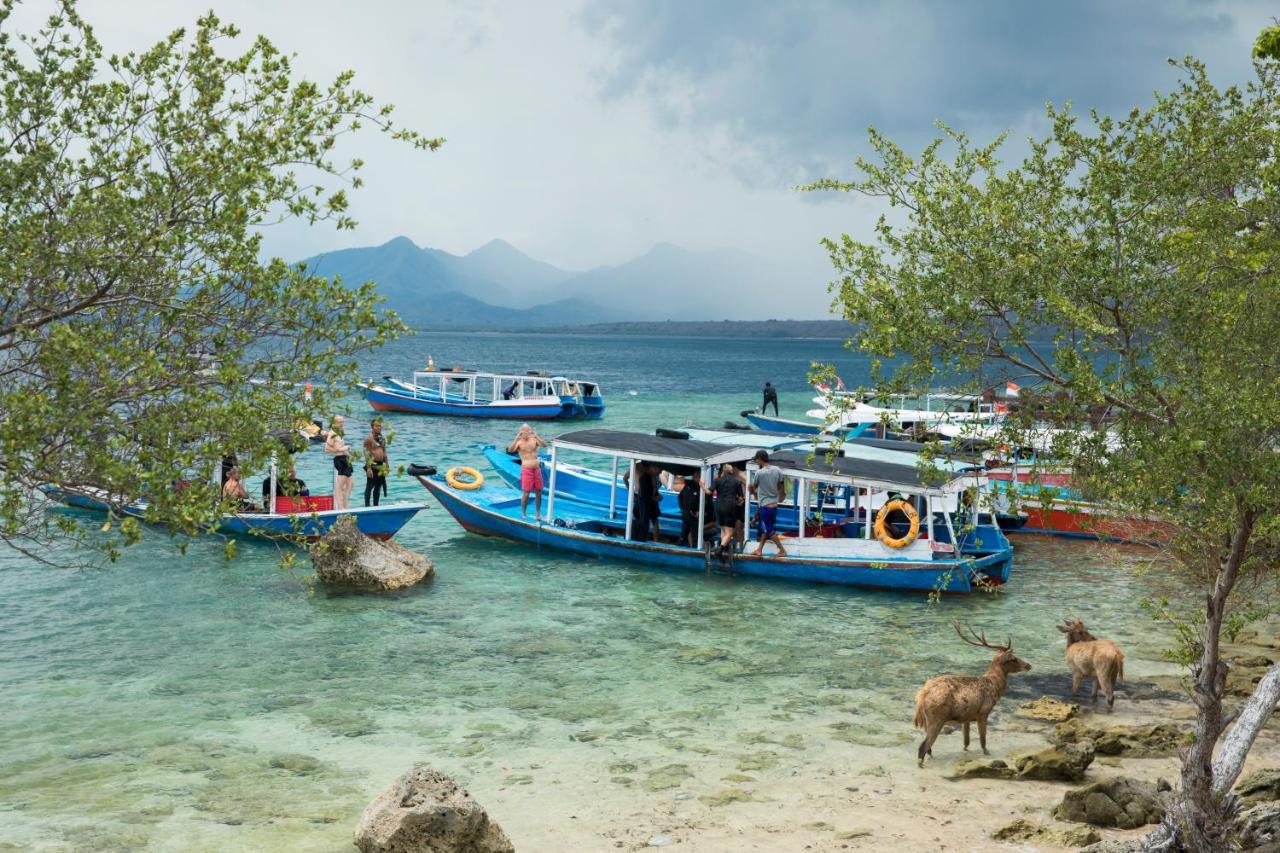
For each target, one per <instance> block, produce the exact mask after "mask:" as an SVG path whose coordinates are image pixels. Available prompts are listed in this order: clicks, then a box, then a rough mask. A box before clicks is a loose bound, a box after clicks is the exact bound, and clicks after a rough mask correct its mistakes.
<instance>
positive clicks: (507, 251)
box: [466, 237, 532, 260]
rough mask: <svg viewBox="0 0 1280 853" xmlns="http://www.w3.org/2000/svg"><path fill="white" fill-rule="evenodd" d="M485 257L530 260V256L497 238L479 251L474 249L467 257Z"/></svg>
mask: <svg viewBox="0 0 1280 853" xmlns="http://www.w3.org/2000/svg"><path fill="white" fill-rule="evenodd" d="M483 255H489V256H497V257H501V256H508V257H513V256H516V257H521V258H529V256H528V255H526V254H525V253H524V252H522V251H520V250H519V249H517V248H516V247H515V246H513V245H511V244H510V243H508V242H507V241H506V240H503V239H502V238H501V237H496V238H494V239H493V240H490V241H489V242H488V243H485V244H484V245H483V246H481V247H480V248H478V249H472V250H471V251H470V252H468V253H467V255H466V256H467V257H468V258H474V257H476V256H483ZM530 260H532V259H530Z"/></svg>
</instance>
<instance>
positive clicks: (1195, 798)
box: [1146, 511, 1265, 853]
mask: <svg viewBox="0 0 1280 853" xmlns="http://www.w3.org/2000/svg"><path fill="white" fill-rule="evenodd" d="M1253 522H1254V519H1253V515H1252V513H1251V512H1248V511H1246V512H1243V513H1242V514H1241V519H1240V524H1239V525H1238V526H1237V527H1236V530H1235V531H1234V533H1233V535H1232V537H1231V544H1230V547H1229V548H1228V550H1227V553H1226V555H1225V556H1224V558H1223V560H1222V563H1221V565H1220V566H1219V570H1218V577H1217V581H1216V583H1214V587H1213V592H1212V593H1210V594H1209V595H1208V596H1207V597H1206V599H1205V611H1204V615H1205V620H1204V634H1203V635H1202V637H1201V648H1200V660H1199V661H1198V662H1196V663H1195V664H1194V665H1193V666H1192V676H1193V682H1192V693H1191V700H1192V701H1193V702H1195V704H1196V712H1197V713H1196V725H1195V741H1194V742H1193V743H1192V744H1191V746H1190V747H1189V748H1188V749H1187V751H1186V752H1185V753H1183V756H1182V788H1181V790H1180V791H1179V792H1178V797H1177V799H1176V800H1175V801H1174V802H1172V803H1171V804H1170V806H1169V810H1168V812H1167V813H1166V814H1165V818H1164V821H1163V822H1162V823H1161V824H1160V826H1159V828H1157V829H1156V830H1155V832H1152V833H1151V834H1150V835H1149V836H1147V839H1146V846H1147V849H1148V850H1162V851H1174V850H1179V851H1181V850H1185V851H1190V853H1221V851H1224V850H1234V849H1237V846H1236V844H1235V842H1234V838H1235V836H1236V818H1237V817H1238V816H1239V814H1240V803H1239V800H1237V799H1236V798H1234V797H1229V796H1223V794H1222V793H1221V792H1220V791H1219V788H1218V786H1216V785H1215V784H1214V769H1215V768H1214V764H1213V750H1214V747H1215V746H1217V744H1218V739H1219V738H1220V737H1222V732H1223V730H1224V729H1225V728H1226V723H1225V721H1224V720H1223V718H1222V696H1223V694H1224V693H1225V692H1226V682H1227V667H1226V665H1225V664H1224V663H1223V662H1222V654H1221V652H1222V622H1223V620H1224V618H1225V617H1226V611H1227V600H1228V599H1229V598H1230V597H1231V591H1232V590H1233V589H1234V588H1235V585H1236V579H1237V578H1238V577H1239V574H1240V566H1241V564H1242V563H1243V562H1244V554H1245V549H1246V547H1247V546H1248V544H1249V539H1250V537H1251V535H1252V534H1253ZM1264 719H1265V718H1264ZM1241 737H1242V738H1243V737H1245V733H1243V732H1242V734H1241ZM1252 742H1253V738H1252V737H1249V738H1248V743H1249V744H1252ZM1244 752H1245V753H1247V752H1248V748H1247V746H1246V747H1245V749H1244ZM1241 761H1242V762H1243V757H1242V758H1241ZM1236 772H1237V773H1238V772H1239V767H1237V768H1236ZM1234 781H1235V779H1234V777H1233V778H1232V779H1231V780H1230V781H1229V782H1227V786H1226V787H1227V788H1229V787H1230V785H1231V782H1234Z"/></svg>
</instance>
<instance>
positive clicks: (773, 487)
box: [751, 450, 787, 557]
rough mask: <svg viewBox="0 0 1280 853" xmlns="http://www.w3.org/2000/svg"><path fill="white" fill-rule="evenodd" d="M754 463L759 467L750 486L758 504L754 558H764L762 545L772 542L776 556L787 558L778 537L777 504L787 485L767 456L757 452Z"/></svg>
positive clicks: (762, 452) (784, 493)
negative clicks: (776, 551)
mask: <svg viewBox="0 0 1280 853" xmlns="http://www.w3.org/2000/svg"><path fill="white" fill-rule="evenodd" d="M755 463H756V465H758V466H760V470H759V471H757V472H756V476H755V481H754V482H752V484H751V494H752V496H754V497H755V499H756V503H757V504H759V506H760V510H759V544H757V545H756V556H757V557H762V556H764V543H766V542H770V541H771V542H773V544H774V545H777V546H778V554H777V555H778V556H779V557H785V556H787V549H786V548H783V547H782V539H781V538H779V536H778V531H777V526H778V503H779V502H781V501H782V500H783V499H784V498H786V496H787V483H786V481H785V480H783V479H782V471H780V470H779V469H777V468H775V467H774V466H772V465H770V464H769V454H768V453H766V452H765V451H763V450H757V451H756V455H755Z"/></svg>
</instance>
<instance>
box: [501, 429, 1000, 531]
mask: <svg viewBox="0 0 1280 853" xmlns="http://www.w3.org/2000/svg"><path fill="white" fill-rule="evenodd" d="M656 434H657V435H659V436H662V437H667V438H681V439H691V440H694V441H702V442H708V443H711V444H719V445H723V446H729V447H745V448H750V449H752V450H753V451H754V450H765V451H767V452H769V453H771V454H774V453H777V452H779V451H790V452H791V453H792V454H795V455H799V456H810V455H813V456H817V457H819V458H822V457H824V456H825V455H826V454H836V455H837V456H840V457H844V458H845V459H849V460H855V459H856V460H860V461H862V462H864V463H887V464H891V465H895V466H901V467H904V468H912V469H915V470H916V471H917V472H919V466H920V455H919V453H920V450H922V449H923V447H924V446H923V445H912V447H913V448H915V449H912V450H908V449H906V448H904V447H903V446H902V445H904V444H906V443H905V442H895V441H880V440H877V439H856V440H851V441H847V442H843V443H841V444H840V445H839V447H838V448H836V447H833V446H830V445H826V446H824V445H822V444H820V443H815V442H814V441H813V439H812V438H810V437H808V436H786V435H781V434H774V433H764V432H742V431H730V430H715V429H701V428H698V427H686V428H684V429H681V430H671V429H659V430H657V433H656ZM480 450H481V452H482V453H483V454H484V457H485V460H486V461H487V462H488V463H489V465H490V467H491V468H493V470H494V471H496V472H497V474H498V476H499V477H501V478H502V480H503V481H504V482H506V483H507V484H508V485H510V486H511V487H512V488H519V487H520V462H519V460H518V459H516V458H515V457H513V456H512V455H510V454H508V453H506V452H504V451H502V450H500V449H498V448H496V447H494V446H493V445H482V446H481V448H480ZM850 464H852V463H850ZM930 465H931V466H932V467H933V468H934V469H936V470H937V471H938V472H939V473H940V474H941V476H942V477H943V478H945V480H946V482H947V483H948V484H952V485H949V486H948V487H946V488H947V491H948V493H949V499H948V501H947V502H946V505H945V506H944V505H943V502H942V501H938V502H935V511H936V512H944V511H945V512H951V513H952V514H953V519H954V521H955V523H956V525H957V526H958V527H959V528H960V539H961V551H962V553H965V554H970V553H972V554H976V555H979V556H982V555H986V554H990V553H995V552H998V551H1003V552H1007V551H1010V550H1011V546H1010V545H1009V541H1008V539H1007V538H1006V537H1005V535H1004V532H1003V531H1004V530H1005V529H1015V528H1016V527H1017V526H1018V525H1019V524H1022V523H1025V522H1026V516H1025V515H1022V516H1020V517H1019V516H1012V517H1010V518H1006V515H1005V514H1002V510H1001V507H1002V506H1003V502H1002V501H1003V497H1004V496H1003V495H1002V494H996V493H995V492H994V491H993V490H992V487H991V483H990V482H989V481H988V480H987V479H986V476H985V472H984V470H983V466H982V462H981V461H980V460H977V459H973V458H964V459H938V460H934V461H932V462H931V463H930ZM542 474H543V478H542V479H543V482H544V483H548V482H550V459H549V456H547V455H546V454H544V455H543V457H542ZM611 480H612V483H611ZM556 482H557V484H556V490H557V492H558V494H559V495H560V496H561V497H565V498H569V499H571V500H576V501H579V502H583V503H588V504H592V505H595V506H599V507H607V506H608V505H609V501H610V500H611V499H613V498H611V492H612V493H613V494H615V495H616V492H617V490H619V489H625V488H626V485H625V483H624V482H623V481H622V480H621V479H620V478H617V477H616V475H615V476H614V477H611V475H610V473H609V472H607V471H600V470H596V469H592V468H589V467H586V466H583V465H574V464H569V463H565V462H561V463H560V465H559V477H558V479H557V481H556ZM852 488H854V487H853V486H851V485H850V486H845V487H843V488H842V489H841V490H837V489H824V490H823V500H822V501H821V503H820V504H819V503H815V505H814V506H812V507H811V509H814V510H817V509H819V508H820V509H821V511H822V513H823V515H824V518H845V517H847V515H848V510H849V507H848V503H849V500H850V495H849V494H847V493H845V492H847V490H849V489H852ZM966 489H973V490H974V491H975V494H974V495H973V496H971V498H965V497H964V496H963V495H962V494H961V492H962V491H963V490H966ZM796 497H797V496H796V495H795V494H794V493H793V494H792V495H790V496H789V498H788V500H787V501H786V502H784V503H783V505H781V506H779V508H778V528H779V529H780V530H783V531H788V532H793V533H794V532H796V531H797V530H798V529H799V525H800V522H799V515H800V514H799V511H798V510H797V509H796V500H795V499H796ZM888 500H889V495H888V493H880V494H877V495H876V496H875V498H874V505H873V506H871V508H870V510H871V512H872V514H873V515H874V513H875V511H876V510H878V509H879V508H880V507H881V506H883V505H884V503H885V502H887V501H888ZM975 507H976V508H977V512H976V514H974V513H973V512H972V511H971V510H973V508H975ZM659 513H660V515H661V516H663V517H665V518H670V519H673V520H674V521H675V522H676V523H678V522H679V520H680V506H679V493H678V492H675V491H672V490H671V489H670V488H667V487H665V486H664V487H663V488H662V489H661V490H660V493H659ZM1005 513H1007V510H1006V511H1005ZM858 514H859V516H860V518H861V519H862V520H865V516H866V514H867V509H866V508H865V506H864V505H861V504H860V509H859V511H858ZM937 522H938V525H939V527H938V529H939V532H940V538H941V532H942V531H943V530H944V529H945V525H944V524H943V520H942V518H941V517H940V516H939V518H938V519H937ZM809 525H810V527H811V528H814V527H815V525H816V522H815V520H814V519H813V518H812V517H810V518H809ZM948 541H949V540H948Z"/></svg>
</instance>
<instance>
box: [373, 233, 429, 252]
mask: <svg viewBox="0 0 1280 853" xmlns="http://www.w3.org/2000/svg"><path fill="white" fill-rule="evenodd" d="M378 248H379V249H392V250H395V251H398V252H403V251H406V250H410V249H411V250H413V251H415V252H417V251H421V250H420V249H419V248H418V246H417V244H416V243H414V242H413V241H412V240H410V239H409V238H408V237H405V236H404V235H401V236H399V237H392V238H391V239H390V240H388V241H387V242H385V243H383V244H382V245H381V246H379V247H378Z"/></svg>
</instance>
